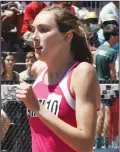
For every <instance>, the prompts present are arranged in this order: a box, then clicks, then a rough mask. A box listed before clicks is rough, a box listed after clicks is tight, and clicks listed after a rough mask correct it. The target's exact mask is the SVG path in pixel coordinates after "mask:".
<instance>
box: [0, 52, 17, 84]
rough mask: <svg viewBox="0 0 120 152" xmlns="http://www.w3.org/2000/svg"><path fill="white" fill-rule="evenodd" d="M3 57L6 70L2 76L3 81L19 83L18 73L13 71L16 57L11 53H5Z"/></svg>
mask: <svg viewBox="0 0 120 152" xmlns="http://www.w3.org/2000/svg"><path fill="white" fill-rule="evenodd" d="M3 55H4V56H3V58H4V67H5V68H4V72H3V73H2V75H1V80H6V81H19V74H18V72H16V71H14V70H13V67H14V64H15V55H14V54H13V53H11V52H7V53H4V54H3Z"/></svg>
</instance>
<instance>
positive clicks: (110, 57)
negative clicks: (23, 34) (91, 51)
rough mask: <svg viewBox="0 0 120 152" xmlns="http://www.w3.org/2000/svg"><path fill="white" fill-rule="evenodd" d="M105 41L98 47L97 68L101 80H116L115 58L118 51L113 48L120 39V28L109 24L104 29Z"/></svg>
mask: <svg viewBox="0 0 120 152" xmlns="http://www.w3.org/2000/svg"><path fill="white" fill-rule="evenodd" d="M103 34H104V37H105V42H104V43H103V44H102V45H101V46H100V47H99V48H98V49H97V53H96V70H97V74H98V78H99V80H116V73H115V60H116V57H117V53H116V52H115V50H114V49H113V48H112V46H113V45H114V44H116V43H117V42H118V41H119V28H118V27H115V26H107V27H105V28H104V30H103Z"/></svg>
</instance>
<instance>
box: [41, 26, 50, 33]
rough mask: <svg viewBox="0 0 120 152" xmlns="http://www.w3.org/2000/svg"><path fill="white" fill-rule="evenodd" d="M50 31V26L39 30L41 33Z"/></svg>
mask: <svg viewBox="0 0 120 152" xmlns="http://www.w3.org/2000/svg"><path fill="white" fill-rule="evenodd" d="M48 31H49V29H48V28H43V27H41V28H39V32H40V33H46V32H48Z"/></svg>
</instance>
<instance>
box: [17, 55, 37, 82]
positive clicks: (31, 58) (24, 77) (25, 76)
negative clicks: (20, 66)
mask: <svg viewBox="0 0 120 152" xmlns="http://www.w3.org/2000/svg"><path fill="white" fill-rule="evenodd" d="M35 61H36V58H35V53H34V52H28V53H27V55H26V59H25V63H26V68H27V69H26V70H25V71H23V72H21V73H20V74H19V75H20V81H33V80H34V77H33V75H32V74H31V67H32V65H33V63H34V62H35Z"/></svg>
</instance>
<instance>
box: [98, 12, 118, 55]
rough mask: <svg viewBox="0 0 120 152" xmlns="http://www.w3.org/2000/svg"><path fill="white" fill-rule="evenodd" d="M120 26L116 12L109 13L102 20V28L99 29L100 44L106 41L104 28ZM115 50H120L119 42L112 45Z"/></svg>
mask: <svg viewBox="0 0 120 152" xmlns="http://www.w3.org/2000/svg"><path fill="white" fill-rule="evenodd" d="M111 25H113V26H118V21H117V18H116V16H115V15H114V14H108V15H106V16H105V17H104V20H103V22H102V24H101V25H100V26H101V28H100V29H99V31H98V32H97V34H98V39H99V44H100V45H102V44H103V43H104V42H105V37H104V35H103V29H104V28H105V27H106V26H111ZM112 47H113V48H114V49H115V51H116V52H117V53H118V52H119V43H118V42H117V43H116V44H115V45H114V46H112Z"/></svg>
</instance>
